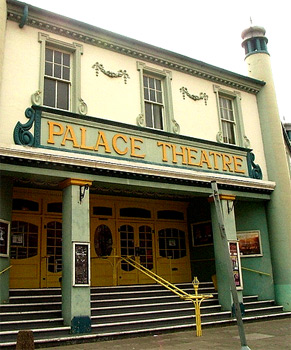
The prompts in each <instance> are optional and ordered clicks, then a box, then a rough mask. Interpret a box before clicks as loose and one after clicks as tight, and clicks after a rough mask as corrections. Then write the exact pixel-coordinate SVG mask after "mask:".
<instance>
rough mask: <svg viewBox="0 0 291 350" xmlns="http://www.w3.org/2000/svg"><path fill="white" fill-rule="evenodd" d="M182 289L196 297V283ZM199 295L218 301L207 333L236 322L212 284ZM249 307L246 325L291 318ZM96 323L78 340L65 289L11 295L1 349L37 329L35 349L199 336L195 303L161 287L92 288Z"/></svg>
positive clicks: (1, 324)
mask: <svg viewBox="0 0 291 350" xmlns="http://www.w3.org/2000/svg"><path fill="white" fill-rule="evenodd" d="M178 287H179V288H181V289H183V290H185V291H186V292H188V293H191V294H193V286H192V284H191V283H184V284H179V285H178ZM199 293H200V294H209V293H211V294H213V296H214V297H213V298H212V299H207V300H205V301H203V302H202V305H201V322H202V329H203V328H205V327H206V326H211V325H212V326H213V325H217V324H222V325H223V324H231V323H234V322H235V320H234V319H233V318H232V317H231V312H230V311H221V307H220V305H219V303H218V300H217V293H215V291H214V288H213V285H212V283H207V282H204V283H203V282H202V283H200V288H199ZM244 305H245V308H246V310H245V316H244V318H243V320H244V321H253V320H258V319H266V318H270V317H291V312H284V311H283V309H282V307H280V306H275V305H274V301H273V300H268V301H258V297H257V296H246V297H244ZM91 319H92V333H90V334H83V335H72V334H70V327H68V326H63V319H62V313H61V290H60V289H58V288H52V289H33V290H16V289H14V290H10V303H9V304H2V305H0V350H2V349H14V348H15V344H16V338H17V333H18V331H19V330H23V329H31V330H33V334H34V339H35V347H49V346H55V345H56V344H60V343H74V342H89V341H94V340H96V339H98V340H102V339H110V338H114V337H118V336H138V335H144V334H149V333H152V334H158V333H161V332H167V331H171V332H172V331H175V330H185V329H193V337H194V336H195V332H194V327H195V312H194V307H193V304H192V302H189V301H182V300H180V298H179V297H178V296H176V295H175V294H173V293H171V292H170V291H168V290H167V289H165V288H164V287H162V286H160V285H137V286H119V287H96V288H92V289H91Z"/></svg>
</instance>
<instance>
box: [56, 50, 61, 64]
mask: <svg viewBox="0 0 291 350" xmlns="http://www.w3.org/2000/svg"><path fill="white" fill-rule="evenodd" d="M61 62H62V53H61V52H60V51H55V63H61Z"/></svg>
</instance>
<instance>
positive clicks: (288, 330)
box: [48, 318, 291, 350]
mask: <svg viewBox="0 0 291 350" xmlns="http://www.w3.org/2000/svg"><path fill="white" fill-rule="evenodd" d="M244 329H245V333H246V337H247V343H248V346H249V348H250V349H251V350H291V318H285V319H281V320H280V319H276V320H270V321H260V322H254V323H246V324H244ZM202 330H203V335H202V337H196V332H195V330H194V329H193V331H184V332H175V333H168V334H160V335H150V336H145V337H139V338H128V339H116V340H108V341H100V342H95V343H87V344H75V345H67V346H58V347H53V348H48V349H58V350H211V349H214V350H241V344H240V338H239V335H238V327H237V326H236V325H233V326H227V327H214V328H213V327H212V328H205V327H204V329H202Z"/></svg>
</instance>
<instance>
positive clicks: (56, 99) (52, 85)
mask: <svg viewBox="0 0 291 350" xmlns="http://www.w3.org/2000/svg"><path fill="white" fill-rule="evenodd" d="M70 88H71V57H70V54H68V53H64V52H62V51H59V50H54V49H51V48H46V49H45V74H44V101H43V104H44V105H45V106H49V107H53V108H59V109H64V110H69V109H70Z"/></svg>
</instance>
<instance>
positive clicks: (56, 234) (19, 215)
mask: <svg viewBox="0 0 291 350" xmlns="http://www.w3.org/2000/svg"><path fill="white" fill-rule="evenodd" d="M32 192H33V191H31V190H30V191H29V193H28V190H20V189H19V190H16V191H15V194H14V199H13V214H12V222H11V242H10V263H11V265H12V268H11V270H10V288H49V287H60V277H61V275H62V221H61V213H62V205H61V204H62V203H61V197H60V195H59V194H56V195H55V196H53V195H52V194H50V195H49V194H48V193H47V192H46V191H40V192H38V193H32Z"/></svg>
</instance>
